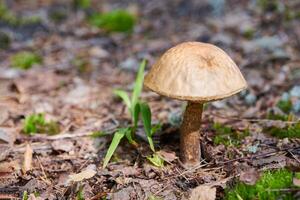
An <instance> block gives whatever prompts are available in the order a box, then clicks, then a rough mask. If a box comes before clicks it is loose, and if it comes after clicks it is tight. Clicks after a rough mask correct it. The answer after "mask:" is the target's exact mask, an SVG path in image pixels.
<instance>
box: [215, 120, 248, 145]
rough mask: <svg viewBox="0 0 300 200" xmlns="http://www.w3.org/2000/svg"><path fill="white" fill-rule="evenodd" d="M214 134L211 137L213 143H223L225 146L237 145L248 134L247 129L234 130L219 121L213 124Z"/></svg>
mask: <svg viewBox="0 0 300 200" xmlns="http://www.w3.org/2000/svg"><path fill="white" fill-rule="evenodd" d="M213 129H214V131H215V132H216V136H215V137H214V139H213V142H214V144H216V145H219V144H224V145H225V146H239V145H240V144H241V140H242V139H244V138H245V137H246V136H248V135H249V130H248V129H246V130H244V131H236V130H233V129H232V128H231V127H229V126H224V125H222V124H219V123H215V124H214V125H213Z"/></svg>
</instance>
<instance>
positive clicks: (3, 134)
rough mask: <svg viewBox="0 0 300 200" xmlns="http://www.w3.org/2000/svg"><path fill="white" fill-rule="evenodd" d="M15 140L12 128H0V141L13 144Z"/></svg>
mask: <svg viewBox="0 0 300 200" xmlns="http://www.w3.org/2000/svg"><path fill="white" fill-rule="evenodd" d="M15 140H16V132H15V129H13V128H0V143H1V142H4V143H8V144H10V145H13V143H14V142H15Z"/></svg>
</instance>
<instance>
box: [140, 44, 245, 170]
mask: <svg viewBox="0 0 300 200" xmlns="http://www.w3.org/2000/svg"><path fill="white" fill-rule="evenodd" d="M144 85H145V86H146V87H147V88H149V89H150V90H152V91H154V92H156V93H158V94H160V95H163V96H167V97H170V98H174V99H179V100H184V101H187V106H186V109H185V113H184V115H183V122H182V124H181V127H180V159H181V162H182V163H183V164H184V166H187V167H193V166H196V165H198V164H199V163H200V158H201V151H200V127H201V118H202V110H203V103H206V102H210V101H215V100H220V99H223V98H226V97H229V96H232V95H234V94H236V93H238V92H240V91H241V90H243V89H245V88H246V87H247V83H246V81H245V79H244V77H243V75H242V74H241V72H240V70H239V68H238V67H237V66H236V64H235V63H234V61H233V60H232V59H231V58H230V57H229V56H228V55H227V54H226V53H225V52H224V51H223V50H222V49H220V48H218V47H216V46H214V45H212V44H207V43H201V42H184V43H181V44H178V45H176V46H175V47H172V48H171V49H169V50H168V51H166V52H165V53H164V54H163V55H162V56H161V57H160V59H159V60H158V61H157V62H156V63H155V64H154V65H153V66H152V68H151V70H150V71H149V73H148V74H147V75H146V76H145V81H144Z"/></svg>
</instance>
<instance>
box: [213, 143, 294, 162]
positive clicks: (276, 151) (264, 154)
mask: <svg viewBox="0 0 300 200" xmlns="http://www.w3.org/2000/svg"><path fill="white" fill-rule="evenodd" d="M294 149H300V146H298V147H289V148H284V149H279V150H275V151H272V152H268V153H263V154H258V155H253V156H250V157H249V156H246V157H241V158H235V159H232V160H228V161H225V162H221V163H218V164H219V165H224V164H228V163H231V162H235V161H241V160H250V159H256V158H259V157H264V156H270V155H272V154H275V153H278V152H282V151H287V152H288V151H289V150H294Z"/></svg>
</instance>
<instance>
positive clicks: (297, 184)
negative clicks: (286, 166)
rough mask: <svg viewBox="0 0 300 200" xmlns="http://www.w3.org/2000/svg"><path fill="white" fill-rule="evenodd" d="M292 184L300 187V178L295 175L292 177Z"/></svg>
mask: <svg viewBox="0 0 300 200" xmlns="http://www.w3.org/2000/svg"><path fill="white" fill-rule="evenodd" d="M293 184H294V185H295V186H298V187H300V179H299V178H297V177H294V178H293Z"/></svg>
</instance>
